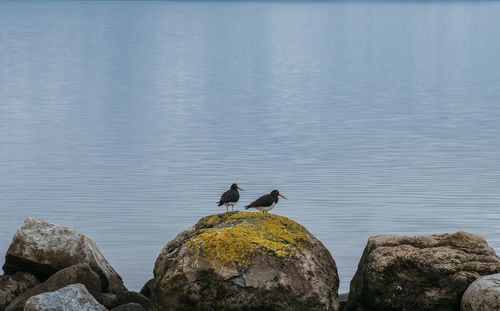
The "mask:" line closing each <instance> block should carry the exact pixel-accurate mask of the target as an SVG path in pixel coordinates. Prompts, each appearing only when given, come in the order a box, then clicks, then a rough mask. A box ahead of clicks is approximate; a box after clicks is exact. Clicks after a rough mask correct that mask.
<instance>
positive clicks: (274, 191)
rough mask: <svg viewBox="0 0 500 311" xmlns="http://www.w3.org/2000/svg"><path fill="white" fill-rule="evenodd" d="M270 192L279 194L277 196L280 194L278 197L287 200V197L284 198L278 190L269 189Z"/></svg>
mask: <svg viewBox="0 0 500 311" xmlns="http://www.w3.org/2000/svg"><path fill="white" fill-rule="evenodd" d="M271 194H272V195H279V196H280V197H282V198H283V199H285V200H288V199H287V198H285V197H284V196H282V195H281V194H280V192H279V191H278V190H273V191H271Z"/></svg>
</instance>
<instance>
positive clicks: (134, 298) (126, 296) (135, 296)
mask: <svg viewBox="0 0 500 311" xmlns="http://www.w3.org/2000/svg"><path fill="white" fill-rule="evenodd" d="M131 302H134V303H138V304H140V305H141V306H142V307H143V308H144V309H145V310H147V311H150V310H152V309H153V306H152V304H151V300H149V298H147V297H146V296H144V295H142V294H139V293H137V292H134V291H127V292H123V293H121V294H120V295H118V296H117V297H116V300H115V301H114V302H113V307H114V308H115V307H118V306H121V305H124V304H127V303H131Z"/></svg>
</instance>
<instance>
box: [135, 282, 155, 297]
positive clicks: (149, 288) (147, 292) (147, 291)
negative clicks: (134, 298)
mask: <svg viewBox="0 0 500 311" xmlns="http://www.w3.org/2000/svg"><path fill="white" fill-rule="evenodd" d="M154 286H155V279H151V280H149V281H147V282H146V284H144V286H143V287H142V289H141V291H140V292H139V293H141V294H143V295H144V296H146V297H148V298H149V299H151V293H152V292H153V288H154Z"/></svg>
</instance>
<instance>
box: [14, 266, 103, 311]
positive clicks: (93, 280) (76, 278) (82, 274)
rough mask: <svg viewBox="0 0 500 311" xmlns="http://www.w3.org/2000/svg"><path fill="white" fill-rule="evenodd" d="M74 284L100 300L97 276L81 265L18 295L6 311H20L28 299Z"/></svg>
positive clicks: (61, 272)
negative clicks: (82, 286)
mask: <svg viewBox="0 0 500 311" xmlns="http://www.w3.org/2000/svg"><path fill="white" fill-rule="evenodd" d="M76 283H81V284H82V285H84V286H85V287H86V288H87V290H88V291H89V292H90V293H91V294H92V296H94V297H95V298H96V299H97V300H99V301H101V300H102V297H101V282H100V280H99V276H98V275H97V273H95V272H94V271H93V270H92V269H91V268H90V266H89V265H88V264H86V263H81V264H77V265H74V266H71V267H68V268H66V269H63V270H61V271H58V272H56V273H54V274H53V275H52V276H51V277H50V278H49V279H48V280H47V281H45V282H43V283H42V284H39V285H37V286H35V287H33V288H30V289H28V290H27V291H25V292H24V293H22V294H20V295H19V296H17V297H16V298H15V299H14V300H13V301H12V302H11V303H10V305H9V306H8V307H7V309H6V311H22V310H23V309H24V305H25V304H26V301H27V300H28V299H29V298H30V297H32V296H36V295H39V294H42V293H46V292H53V291H56V290H58V289H61V288H63V287H66V286H68V285H71V284H76Z"/></svg>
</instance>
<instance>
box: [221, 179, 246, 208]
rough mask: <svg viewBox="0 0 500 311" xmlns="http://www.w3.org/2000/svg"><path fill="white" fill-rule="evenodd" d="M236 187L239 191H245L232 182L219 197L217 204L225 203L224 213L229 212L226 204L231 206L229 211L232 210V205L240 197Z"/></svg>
mask: <svg viewBox="0 0 500 311" xmlns="http://www.w3.org/2000/svg"><path fill="white" fill-rule="evenodd" d="M238 189H239V190H241V191H245V190H243V189H241V188H240V187H238V185H237V184H232V185H231V189H229V190H228V191H226V192H224V193H223V194H222V196H221V197H220V201H219V205H218V206H221V205H225V206H226V213H227V212H229V210H228V206H231V211H232V212H234V206H235V205H236V203H237V202H238V200H239V199H240V193H239V192H238Z"/></svg>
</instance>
